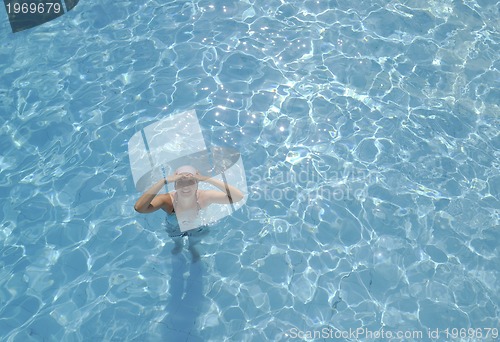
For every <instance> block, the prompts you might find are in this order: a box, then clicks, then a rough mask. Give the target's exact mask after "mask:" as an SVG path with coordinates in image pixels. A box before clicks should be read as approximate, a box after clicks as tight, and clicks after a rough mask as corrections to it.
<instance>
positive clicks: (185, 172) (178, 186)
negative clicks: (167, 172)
mask: <svg viewBox="0 0 500 342" xmlns="http://www.w3.org/2000/svg"><path fill="white" fill-rule="evenodd" d="M197 173H198V170H196V169H195V168H194V167H192V166H190V165H184V166H181V167H179V168H178V169H177V170H175V174H176V175H181V176H182V177H181V178H180V179H178V180H177V181H176V182H175V190H177V192H179V193H180V194H182V195H185V196H190V195H192V194H194V193H195V192H196V190H198V181H197V180H196V178H194V175H196V174H197Z"/></svg>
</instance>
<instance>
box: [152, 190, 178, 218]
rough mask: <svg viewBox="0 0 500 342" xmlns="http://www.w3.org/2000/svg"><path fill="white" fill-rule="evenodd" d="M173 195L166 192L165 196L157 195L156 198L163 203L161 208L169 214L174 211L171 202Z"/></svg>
mask: <svg viewBox="0 0 500 342" xmlns="http://www.w3.org/2000/svg"><path fill="white" fill-rule="evenodd" d="M173 195H174V193H172V192H167V193H166V194H159V195H157V196H156V197H158V198H159V199H160V200H161V201H162V202H163V208H164V210H165V211H166V212H167V213H169V214H171V213H173V211H174V204H173V201H172V196H173Z"/></svg>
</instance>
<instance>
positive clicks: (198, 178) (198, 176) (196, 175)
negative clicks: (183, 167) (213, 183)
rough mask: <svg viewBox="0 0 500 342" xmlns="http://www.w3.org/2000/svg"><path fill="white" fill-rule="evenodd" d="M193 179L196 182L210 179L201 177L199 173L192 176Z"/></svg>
mask: <svg viewBox="0 0 500 342" xmlns="http://www.w3.org/2000/svg"><path fill="white" fill-rule="evenodd" d="M193 178H194V179H196V180H197V181H198V182H205V181H206V180H207V179H209V178H210V177H207V176H203V175H201V174H200V173H199V172H196V174H195V175H193Z"/></svg>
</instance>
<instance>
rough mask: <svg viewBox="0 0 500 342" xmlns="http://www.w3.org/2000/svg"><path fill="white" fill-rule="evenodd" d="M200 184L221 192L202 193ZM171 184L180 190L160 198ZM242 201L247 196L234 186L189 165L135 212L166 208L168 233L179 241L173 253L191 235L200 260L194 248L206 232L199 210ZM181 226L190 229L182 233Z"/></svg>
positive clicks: (151, 193)
mask: <svg viewBox="0 0 500 342" xmlns="http://www.w3.org/2000/svg"><path fill="white" fill-rule="evenodd" d="M200 181H201V182H207V183H209V184H212V185H213V186H215V187H217V188H218V189H220V191H217V190H198V183H199V182H200ZM171 182H174V184H175V190H176V191H174V192H169V193H166V194H160V195H158V192H159V191H160V189H161V188H162V187H163V186H164V185H165V184H167V183H171ZM226 186H227V187H226ZM242 199H243V193H242V192H241V191H240V190H238V189H237V188H235V187H234V186H232V185H229V184H224V183H223V182H221V181H219V180H217V179H213V178H209V177H206V176H202V175H201V174H200V173H199V172H198V170H196V169H195V168H194V167H192V166H187V165H186V166H181V167H180V168H178V169H177V170H176V171H175V173H174V174H173V175H172V176H168V177H167V178H166V179H162V180H160V181H158V182H157V183H156V184H154V185H153V186H152V187H151V188H150V189H149V190H147V191H146V192H145V193H144V194H143V195H142V196H141V197H140V198H139V199H138V200H137V202H136V203H135V205H134V209H135V210H136V211H137V212H139V213H152V212H154V211H157V210H158V209H163V210H164V211H165V212H166V213H167V214H168V215H167V233H168V235H169V236H170V237H171V238H172V239H173V240H174V242H175V247H174V249H173V250H172V253H174V254H177V253H179V252H180V251H181V250H182V246H183V240H182V238H183V237H185V236H187V237H188V239H189V251H190V252H191V254H192V255H193V260H195V261H196V260H197V259H199V254H198V252H197V251H196V250H195V249H194V245H195V244H196V243H197V242H199V239H200V237H201V234H200V233H201V231H202V230H203V228H202V227H201V223H200V217H199V215H198V213H199V211H200V210H201V209H204V208H206V207H208V206H209V205H210V204H213V203H218V204H230V203H234V202H238V201H241V200H242ZM180 226H183V228H184V229H183V230H186V228H187V229H189V230H188V231H184V232H181V230H180ZM196 228H198V229H196Z"/></svg>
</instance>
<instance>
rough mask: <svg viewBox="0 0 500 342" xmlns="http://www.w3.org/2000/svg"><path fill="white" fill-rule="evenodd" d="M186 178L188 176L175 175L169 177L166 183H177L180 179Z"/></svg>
mask: <svg viewBox="0 0 500 342" xmlns="http://www.w3.org/2000/svg"><path fill="white" fill-rule="evenodd" d="M184 177H186V175H184V174H173V175H170V176H167V179H166V181H167V183H175V182H177V181H178V180H179V179H181V178H184Z"/></svg>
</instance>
